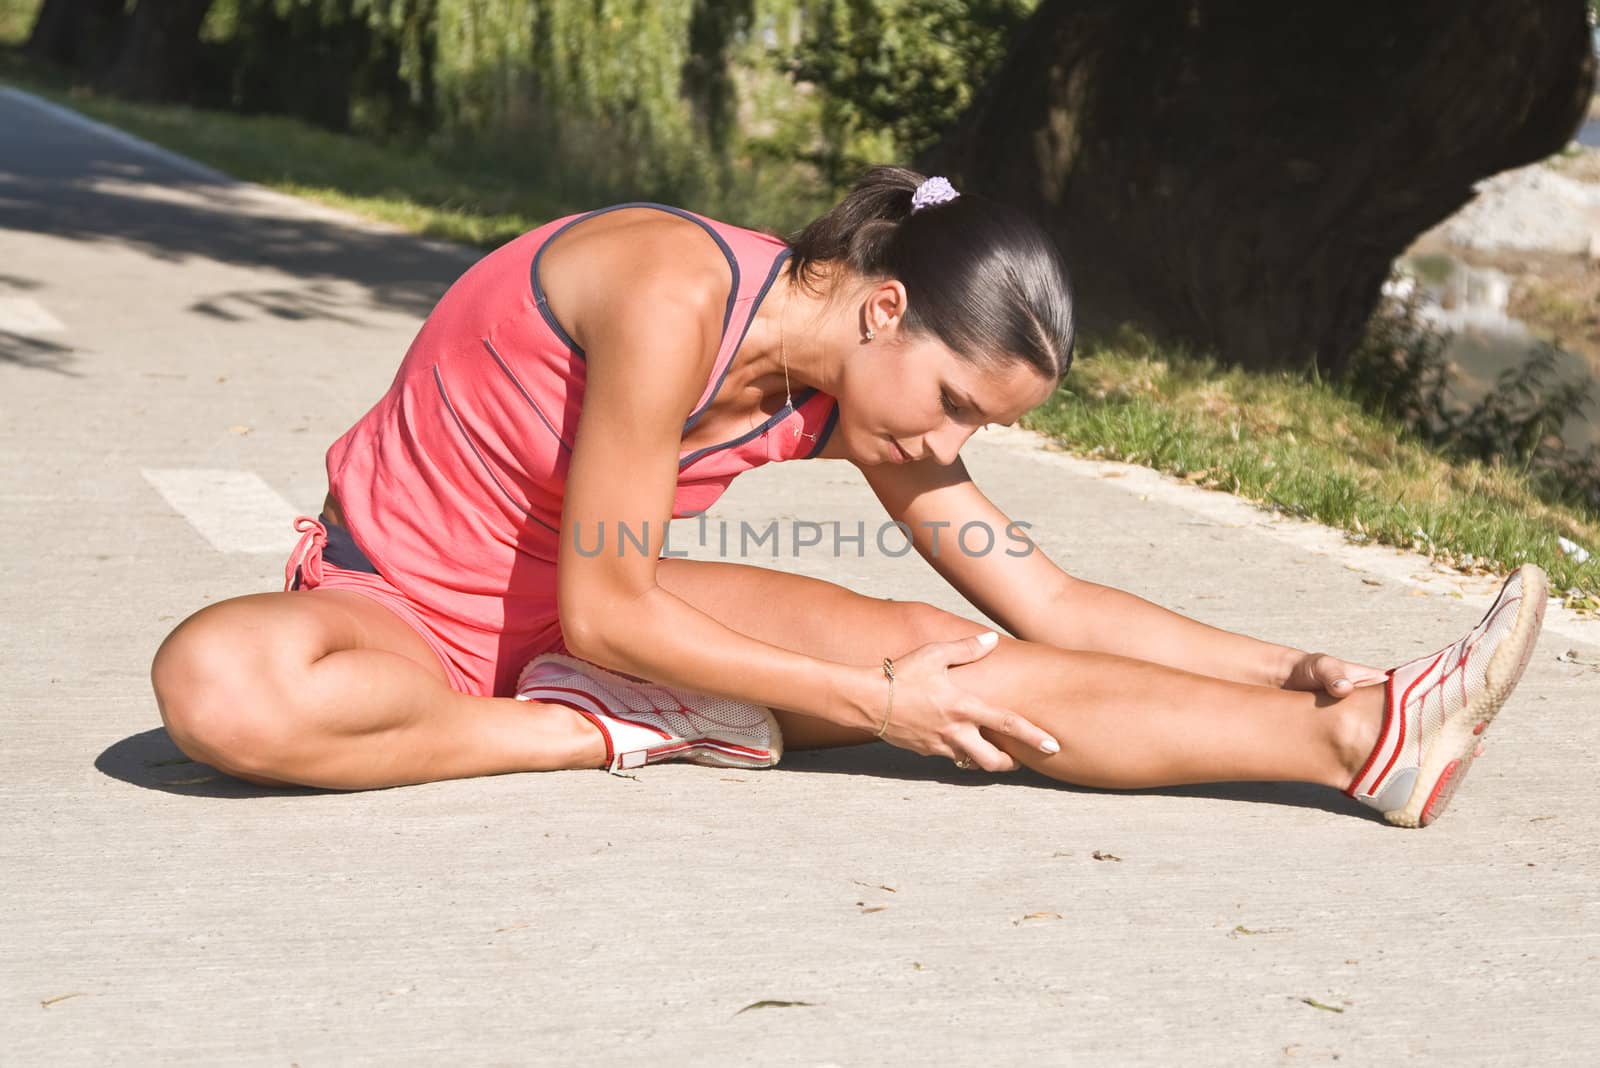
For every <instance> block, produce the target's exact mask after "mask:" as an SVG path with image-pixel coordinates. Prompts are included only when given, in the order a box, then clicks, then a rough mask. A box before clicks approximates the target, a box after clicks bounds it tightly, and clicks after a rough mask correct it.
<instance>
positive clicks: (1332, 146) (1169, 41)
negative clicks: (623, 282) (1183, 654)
mask: <svg viewBox="0 0 1600 1068" xmlns="http://www.w3.org/2000/svg"><path fill="white" fill-rule="evenodd" d="M1586 6H1587V5H1586V3H1585V0H1408V2H1406V3H1356V4H1348V3H1346V4H1315V5H1311V4H1305V5H1302V4H1295V3H1288V2H1285V0H1236V2H1233V3H1228V4H1221V3H1209V2H1206V0H1187V2H1175V0H1144V2H1137V3H1136V2H1129V0H1046V2H1045V3H1044V4H1043V5H1042V6H1041V7H1040V9H1039V10H1038V11H1037V12H1036V13H1035V15H1034V18H1033V20H1032V21H1031V22H1030V23H1029V24H1028V25H1027V26H1025V27H1024V28H1023V30H1022V32H1021V33H1020V34H1019V35H1018V38H1017V41H1016V42H1015V44H1014V45H1013V48H1012V52H1011V54H1010V55H1009V56H1008V58H1007V59H1006V61H1005V63H1004V64H1003V65H1002V67H1001V69H1000V71H999V72H998V74H997V75H996V76H995V77H994V79H993V80H992V81H991V82H990V83H989V84H988V85H987V86H986V87H985V90H984V93H983V94H982V95H981V96H980V98H979V99H978V100H977V101H976V102H975V103H974V105H973V107H972V109H971V110H969V112H968V113H967V115H966V116H964V117H963V119H962V121H961V122H960V123H959V124H958V125H957V127H956V129H955V130H953V131H952V133H951V134H950V135H949V136H948V137H947V138H946V139H945V140H944V142H943V143H941V144H940V145H939V146H937V147H936V148H935V149H933V151H932V152H931V153H929V154H928V156H927V157H925V158H924V159H923V160H922V164H923V166H924V167H926V168H929V169H932V170H934V171H935V172H937V173H946V174H952V175H953V176H956V177H959V178H960V179H961V181H963V182H964V183H965V184H966V186H967V187H969V188H971V189H973V190H974V191H977V192H982V193H985V194H988V195H991V196H994V197H998V198H1001V199H1004V200H1007V201H1009V202H1012V203H1014V204H1017V205H1019V206H1021V207H1023V208H1025V209H1027V210H1029V211H1030V212H1032V213H1033V214H1034V215H1035V216H1036V217H1038V218H1040V219H1041V220H1042V221H1044V222H1045V223H1046V224H1047V226H1048V227H1049V228H1050V230H1051V232H1052V233H1053V234H1054V235H1055V236H1056V238H1057V239H1058V241H1059V242H1060V245H1061V247H1062V249H1063V251H1064V252H1065V254H1066V257H1067V261H1068V263H1069V265H1070V267H1071V269H1072V271H1073V280H1074V283H1075V286H1076V288H1077V291H1078V297H1079V304H1080V308H1081V314H1082V316H1083V319H1084V321H1085V322H1086V323H1087V324H1088V325H1090V326H1102V327H1104V326H1108V325H1112V324H1115V323H1117V322H1120V321H1124V320H1133V321H1136V322H1138V323H1140V324H1142V325H1144V326H1146V327H1147V328H1150V329H1152V330H1153V331H1154V332H1155V333H1157V334H1158V335H1160V336H1164V337H1167V338H1171V339H1178V340H1184V341H1188V342H1191V343H1194V344H1197V345H1199V346H1201V347H1204V348H1207V349H1212V350H1214V351H1216V352H1217V353H1218V354H1219V355H1220V356H1221V357H1222V358H1224V359H1226V360H1228V361H1230V362H1237V363H1241V364H1244V365H1247V366H1258V367H1259V366H1305V365H1306V364H1307V363H1308V362H1309V361H1311V360H1315V361H1316V362H1317V364H1318V365H1319V366H1320V367H1321V368H1322V369H1324V370H1327V371H1336V370H1337V369H1338V368H1339V367H1341V366H1342V364H1343V362H1344V360H1345V359H1346V357H1347V356H1348V354H1349V352H1350V351H1351V349H1352V347H1353V346H1354V345H1355V343H1356V341H1357V339H1358V338H1359V336H1360V334H1361V331H1362V328H1363V325H1364V324H1365V322H1366V320H1367V318H1368V316H1369V315H1370V314H1371V311H1372V309H1373V307H1374V305H1375V303H1376V301H1377V298H1378V291H1379V287H1380V285H1381V283H1382V282H1383V280H1384V278H1385V277H1386V276H1387V273H1388V270H1389V266H1390V264H1391V263H1392V262H1393V260H1394V258H1395V257H1396V256H1397V255H1399V254H1400V253H1401V252H1402V251H1404V249H1405V247H1406V246H1407V245H1408V244H1409V243H1410V241H1411V240H1412V239H1413V238H1414V237H1415V236H1416V235H1418V234H1419V233H1421V232H1422V231H1424V230H1426V229H1428V228H1429V227H1430V226H1432V225H1434V224H1435V223H1437V222H1439V221H1440V220H1442V219H1444V218H1446V217H1447V216H1448V215H1450V214H1451V213H1452V212H1453V211H1454V210H1455V209H1456V208H1458V207H1460V206H1461V205H1462V204H1463V203H1465V202H1466V201H1467V200H1468V199H1469V198H1470V197H1471V195H1472V185H1473V183H1474V182H1476V181H1479V180H1480V179H1482V178H1484V177H1486V176H1487V175H1490V174H1493V173H1495V172H1497V171H1501V170H1505V169H1506V168H1509V167H1514V166H1519V165H1522V164H1526V163H1531V162H1533V161H1535V160H1538V159H1541V158H1543V157H1545V156H1547V155H1549V154H1551V153H1553V152H1555V151H1558V150H1559V149H1560V148H1561V147H1562V146H1563V145H1564V144H1565V143H1566V142H1567V139H1568V138H1569V137H1571V136H1572V133H1573V132H1574V131H1575V130H1576V129H1577V127H1578V125H1579V124H1580V122H1581V121H1582V116H1583V114H1584V111H1585V109H1586V107H1587V105H1588V101H1589V97H1590V94H1591V92H1592V91H1593V84H1594V76H1595V62H1594V57H1593V55H1592V53H1591V51H1590V45H1589V31H1588V27H1587V24H1586V21H1585V10H1586Z"/></svg>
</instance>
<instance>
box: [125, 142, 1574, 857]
mask: <svg viewBox="0 0 1600 1068" xmlns="http://www.w3.org/2000/svg"><path fill="white" fill-rule="evenodd" d="M1072 344H1073V309H1072V302H1071V298H1070V294H1069V290H1068V285H1067V279H1066V275H1065V271H1064V269H1063V267H1062V264H1061V262H1060V260H1059V258H1058V256H1057V254H1056V252H1055V251H1054V249H1053V248H1052V246H1051V244H1050V242H1049V241H1048V239H1047V238H1046V237H1045V236H1044V235H1043V233H1042V232H1041V231H1040V230H1039V229H1038V228H1036V227H1035V226H1034V225H1032V224H1031V223H1029V222H1028V221H1027V220H1025V219H1024V218H1022V217H1021V216H1020V215H1019V214H1017V213H1016V212H1014V211H1012V210H1009V209H1008V208H1006V207H1004V206H1003V205H997V204H993V203H989V202H985V201H982V200H981V199H979V198H976V197H962V196H959V195H958V194H957V193H956V191H955V190H954V189H952V188H951V187H950V185H949V183H948V182H946V181H944V180H943V179H939V178H934V179H927V180H924V179H923V178H922V176H920V175H917V174H914V173H913V172H910V171H907V170H903V169H898V168H878V169H875V170H873V171H871V172H870V173H868V174H867V175H866V176H865V177H864V178H863V179H862V181H861V182H860V183H859V184H858V185H857V186H856V188H855V189H854V190H853V191H852V192H851V193H850V195H849V196H848V197H846V199H845V200H844V201H843V202H842V203H841V204H839V205H838V206H837V207H836V208H835V209H834V210H833V211H831V212H829V213H828V214H827V215H825V216H823V217H822V218H820V219H818V220H817V221H816V222H814V223H812V224H811V226H809V227H808V228H807V229H806V230H805V231H804V232H803V233H802V234H801V235H800V236H799V237H798V238H797V239H796V241H795V243H794V245H793V246H792V247H790V246H788V245H786V244H784V243H783V242H782V241H779V240H777V239H776V238H773V237H770V236H768V235H765V234H761V233H757V232H754V231H750V230H744V229H740V228H737V227H733V226H729V225H726V224H723V223H718V222H715V221H712V220H708V219H704V218H702V217H700V216H696V215H693V214H691V213H688V212H684V211H680V210H678V209H674V208H666V207H663V206H660V205H620V206H618V207H615V208H608V209H603V210H601V211H596V212H590V213H586V214H584V215H579V216H574V217H571V218H568V219H561V220H557V221H555V222H552V223H550V224H548V225H547V226H544V227H541V228H539V229H537V230H535V231H533V232H531V233H529V234H527V235H525V236H523V237H522V238H519V239H517V240H515V241H512V242H511V243H510V244H508V245H506V246H504V247H503V248H501V249H499V250H497V251H496V252H494V253H491V254H490V255H489V256H487V257H486V258H485V259H483V260H482V261H480V262H479V263H478V264H477V265H476V266H474V267H473V268H472V269H471V270H469V271H468V272H467V273H466V274H465V275H464V276H463V277H462V278H461V279H459V280H458V281H457V282H456V283H455V285H454V286H453V287H452V288H451V289H450V291H449V292H448V293H446V295H445V296H444V298H443V299H442V300H441V301H440V303H439V305H438V307H437V308H436V309H435V310H434V312H433V313H432V315H430V316H429V318H428V320H427V322H426V323H424V324H423V326H422V329H421V332H420V333H419V334H418V336H417V338H416V340H415V342H414V343H413V344H412V346H411V349H410V351H409V352H408V353H407V355H406V358H405V360H404V361H403V363H402V364H401V367H400V370H399V373H398V374H397V376H396V378H395V381H394V384H393V386H392V387H391V389H390V390H389V392H388V394H387V395H386V396H385V397H384V398H383V399H382V400H380V401H379V403H378V404H377V405H376V406H375V407H374V408H373V409H372V411H370V412H369V413H367V415H366V416H365V417H363V418H362V420H361V421H360V422H358V423H357V424H356V426H355V427H353V428H352V429H351V430H350V431H349V432H348V433H346V434H345V435H344V436H343V437H342V438H340V439H339V441H337V442H336V443H335V444H334V446H333V447H332V449H331V450H330V451H329V454H328V475H329V488H330V492H329V495H328V499H327V503H326V506H325V509H324V513H323V518H322V520H321V521H316V520H310V519H302V520H301V521H299V523H298V524H297V526H298V527H299V529H301V530H302V531H303V533H304V537H303V538H302V540H301V543H300V545H299V546H298V547H297V549H296V551H295V554H294V555H293V556H292V557H291V560H290V564H289V569H288V570H289V574H288V583H287V585H288V587H289V589H290V591H291V592H285V593H277V594H261V595H255V596H249V597H240V598H235V599H233V600H229V601H225V602H222V603H220V604H216V605H213V606H210V607H208V608H205V609H203V610H202V611H200V612H198V613H196V614H195V615H194V616H192V617H190V618H189V619H188V620H186V621H185V622H184V623H183V624H181V625H180V626H179V627H178V628H177V629H176V630H174V631H173V633H172V634H171V636H169V637H168V639H167V640H166V642H165V643H164V644H163V645H162V647H161V649H160V650H159V652H158V653H157V654H156V658H155V663H154V666H153V671H152V675H153V680H154V684H155V690H156V695H157V698H158V701H159V703H160V707H161V712H162V716H163V719H164V720H165V722H166V724H167V729H168V730H169V732H170V733H171V735H172V737H173V738H174V739H175V740H176V742H177V743H178V745H179V746H181V747H182V748H183V750H184V751H185V752H186V753H188V754H190V755H191V756H193V757H194V758H195V759H197V760H203V761H205V762H207V763H210V764H214V765H216V766H217V767H219V768H221V769H223V770H225V771H228V772H230V773H232V774H234V775H237V776H239V777H241V778H245V779H249V780H250V781H253V782H259V783H267V784H281V783H301V784H307V785H312V786H321V787H330V788H340V789H360V788H366V787H378V786H391V785H397V784H402V783H416V782H424V781H429V780H434V779H445V778H454V777H461V776H472V775H488V774H495V773H500V772H512V771H533V770H547V769H558V768H593V767H610V768H612V769H613V770H614V769H616V768H618V767H626V766H636V765H638V764H641V763H650V762H655V761H658V760H664V759H673V758H684V759H691V760H696V761H700V762H704V763H720V764H725V765H726V764H732V765H738V766H766V765H770V764H773V763H776V762H777V760H778V758H779V756H780V755H781V752H782V746H783V744H784V742H785V741H786V742H787V743H788V745H790V746H795V745H800V746H831V745H853V744H856V743H860V742H866V741H871V740H872V739H874V738H882V739H885V740H887V741H889V742H891V743H893V744H895V745H899V746H902V747H905V748H907V749H911V750H913V751H915V752H918V753H924V754H931V755H938V756H942V757H946V758H948V759H951V760H954V761H956V762H957V764H958V765H959V766H961V767H973V766H977V767H981V768H985V769H988V770H991V771H1004V770H1008V769H1012V768H1015V767H1016V766H1018V764H1026V765H1028V766H1029V767H1032V768H1035V769H1037V770H1039V771H1041V772H1043V773H1044V774H1046V775H1051V776H1054V777H1056V778H1059V779H1063V780H1066V781H1070V782H1075V783H1080V784H1085V785H1092V786H1102V787H1141V786H1154V785H1162V784H1175V783H1191V782H1208V781H1221V780H1247V779H1257V780H1261V779H1266V780H1304V781H1310V782H1321V783H1326V784H1327V785H1329V786H1332V787H1335V788H1339V789H1344V790H1346V791H1347V792H1349V793H1350V794H1352V796H1356V797H1359V798H1360V799H1362V800H1364V801H1366V802H1367V803H1369V804H1371V805H1373V806H1374V807H1376V808H1378V809H1380V810H1381V811H1383V812H1384V813H1385V815H1386V816H1387V817H1388V818H1389V819H1390V820H1391V821H1392V822H1396V823H1402V824H1407V825H1412V826H1415V825H1418V824H1425V823H1427V822H1429V821H1430V820H1431V819H1432V818H1434V817H1435V816H1437V815H1438V814H1439V812H1440V811H1442V809H1443V807H1444V805H1445V804H1446V803H1447V802H1448V799H1449V797H1450V794H1451V792H1452V791H1453V789H1454V786H1455V784H1456V783H1457V782H1459V779H1460V775H1461V772H1462V771H1463V770H1464V769H1465V767H1466V766H1467V765H1468V763H1469V762H1470V761H1471V759H1472V757H1473V756H1474V755H1475V753H1476V751H1477V749H1476V747H1475V738H1474V734H1475V732H1478V731H1481V730H1482V727H1483V725H1484V724H1486V723H1487V722H1488V721H1489V719H1491V718H1492V716H1493V715H1494V713H1495V711H1496V710H1497V709H1498V707H1499V705H1500V703H1501V702H1502V701H1503V700H1504V698H1505V696H1506V693H1507V692H1508V691H1509V690H1510V688H1511V686H1512V685H1513V684H1514V683H1515V681H1516V679H1517V677H1518V676H1519V675H1520V672H1521V670H1522V667H1523V665H1524V664H1525V663H1526V660H1527V656H1528V654H1529V652H1530V650H1531V649H1532V646H1533V641H1534V638H1535V636H1536V635H1537V632H1538V628H1539V623H1540V619H1541V613H1542V611H1543V607H1544V584H1543V576H1542V574H1541V573H1540V572H1538V570H1537V569H1535V568H1525V569H1523V570H1522V571H1521V572H1519V573H1518V574H1516V575H1514V576H1513V577H1512V579H1511V580H1510V581H1509V582H1508V583H1507V586H1506V588H1505V590H1503V591H1502V594H1501V597H1500V599H1499V600H1498V601H1497V602H1496V604H1495V606H1494V608H1493V609H1491V611H1490V613H1489V615H1488V616H1486V617H1485V620H1484V622H1483V623H1481V624H1480V625H1479V627H1477V628H1474V630H1473V631H1472V632H1470V633H1469V634H1468V635H1467V636H1466V637H1464V638H1463V639H1461V641H1459V642H1457V643H1455V644H1454V645H1452V646H1451V647H1449V648H1448V649H1446V650H1443V651H1441V652H1440V653H1439V654H1437V655H1436V656H1434V657H1430V658H1423V659H1422V660H1420V661H1416V662H1414V663H1412V664H1408V665H1405V666H1403V667H1401V668H1397V669H1394V671H1393V672H1390V673H1385V672H1381V671H1378V670H1375V669H1372V668H1367V667H1362V666H1360V665H1357V664H1351V663H1346V662H1343V661H1340V660H1338V659H1336V658H1334V657H1331V656H1325V655H1317V654H1310V653H1304V652H1300V651H1298V650H1293V649H1289V648H1285V647H1282V646H1277V645H1271V644H1268V643H1265V642H1260V641H1256V640H1254V639H1251V638H1247V637H1243V636H1240V635H1235V634H1230V633H1226V632H1223V631H1220V630H1216V629H1213V628H1211V627H1207V626H1204V625H1202V624H1199V623H1196V622H1194V621H1192V620H1189V619H1186V618H1184V617H1182V616H1179V615H1176V614H1174V613H1171V612H1168V611H1165V610H1163V609H1161V608H1158V607H1156V606H1155V605H1153V604H1150V603H1148V602H1146V601H1143V600H1140V599H1139V598H1137V597H1133V596H1131V595H1129V594H1126V593H1122V592H1119V591H1117V590H1113V589H1108V588H1106V587H1102V586H1098V585H1095V584H1094V583H1090V582H1086V581H1082V580H1079V579H1075V578H1073V577H1071V576H1068V575H1066V574H1065V573H1063V572H1062V571H1060V570H1059V569H1058V568H1056V567H1055V565H1053V564H1052V563H1051V562H1050V561H1049V560H1048V559H1047V558H1046V557H1045V555H1044V554H1043V553H1042V552H1040V551H1037V549H1034V550H1033V551H1031V552H1025V553H1014V552H991V553H987V554H983V555H970V554H967V553H963V552H950V551H945V552H942V553H940V552H936V551H934V546H933V544H932V538H933V535H934V534H936V533H937V530H938V529H939V524H941V523H943V524H948V528H949V529H952V530H954V529H959V528H960V527H961V526H962V525H964V524H967V523H972V522H979V523H982V524H986V525H987V526H988V528H989V529H990V530H991V531H995V532H999V531H1002V530H1007V529H1008V520H1007V517H1006V516H1004V515H1002V514H1001V513H1000V512H999V510H998V509H996V508H995V506H994V505H993V504H991V503H990V502H989V501H988V500H987V499H986V498H985V497H984V496H983V494H982V493H980V492H979V491H978V489H977V488H976V487H975V486H974V485H973V484H972V482H971V480H970V479H969V478H968V477H967V472H966V469H965V467H964V466H963V465H962V463H961V460H960V457H959V455H958V454H959V452H960V449H961V446H962V445H963V444H964V443H965V442H966V440H967V439H968V438H969V437H970V436H971V435H972V433H973V432H974V431H975V430H976V429H978V428H979V427H980V426H982V425H984V424H985V423H989V422H999V423H1008V424H1009V423H1011V422H1013V421H1015V420H1016V419H1017V417H1018V416H1020V415H1021V414H1022V413H1024V412H1026V411H1028V410H1029V409H1030V408H1033V407H1035V406H1036V405H1038V404H1040V403H1042V402H1043V401H1044V400H1045V399H1046V398H1047V397H1049V396H1050V394H1051V392H1052V391H1053V390H1054V389H1055V388H1056V386H1057V384H1058V383H1059V381H1060V379H1061V377H1062V376H1063V375H1064V374H1065V373H1066V371H1067V368H1068V365H1069V363H1070V360H1071V352H1072ZM580 416H581V418H580ZM811 458H836V459H845V460H849V461H850V462H851V463H853V464H855V465H856V466H858V467H859V468H860V469H861V471H862V472H863V474H864V475H865V477H866V479H867V482H868V483H869V484H870V485H871V486H872V488H873V490H874V491H875V492H876V494H877V495H878V497H879V499H880V500H881V501H882V503H883V506H884V508H885V509H886V511H887V512H888V514H889V516H890V517H891V518H892V519H893V520H896V521H899V522H902V523H904V524H907V526H908V527H909V529H910V530H911V531H912V532H913V533H914V538H915V543H916V546H917V548H918V549H919V551H921V552H922V553H923V555H924V556H926V557H927V558H928V559H929V561H930V562H931V563H932V564H933V566H934V567H935V568H936V569H938V571H939V572H940V573H941V574H942V575H943V576H944V577H945V578H946V579H947V580H948V581H949V582H950V583H951V584H952V585H953V586H954V587H955V588H956V589H957V590H959V591H960V592H961V593H962V594H964V595H965V596H966V597H967V598H968V599H969V600H970V601H971V602H972V603H973V604H974V605H976V606H977V607H978V608H980V609H981V610H983V611H984V612H986V613H988V615H989V616H990V617H991V618H993V619H995V620H998V621H999V622H1001V623H1002V624H1003V625H1004V626H1005V628H1006V629H1007V630H1008V631H1010V632H1011V634H1012V635H1015V638H999V637H997V636H996V635H994V634H993V633H991V632H987V631H986V630H985V629H984V628H982V627H980V626H978V625H977V624H975V623H972V622H970V621H968V620H965V619H962V618H960V617H958V616H955V615H952V614H950V613H947V612H944V611H941V610H939V609H936V608H933V607H931V606H929V605H925V604H919V603H907V602H902V601H892V600H880V599H876V598H871V597H865V596H861V595H858V594H855V593H852V592H851V591H849V590H845V589H842V588H840V587H838V586H835V585H832V584H830V583H827V582H822V581H818V580H815V579H810V578H803V577H799V576H794V575H787V574H782V573H779V572H774V571H771V570H766V569H761V568H756V567H750V566H746V565H742V564H736V563H731V562H726V561H717V562H711V561H691V560H687V559H682V558H680V557H677V556H674V555H666V556H663V554H662V550H663V539H664V538H665V534H666V520H667V519H668V517H669V516H673V517H683V516H688V515H693V514H695V513H698V512H702V511H704V510H705V509H706V508H707V507H708V506H709V505H710V504H711V503H712V502H713V501H715V499H716V498H717V496H718V495H719V494H720V493H721V492H722V491H723V489H725V488H726V486H727V485H728V483H729V482H730V481H731V480H732V478H733V477H734V476H736V475H737V474H738V473H740V472H741V471H744V470H748V469H749V468H751V467H755V466H759V465H761V464H764V463H768V462H783V461H794V460H802V459H811ZM608 536H609V538H610V539H611V540H610V542H609V543H608V542H607V540H606V539H607V537H608ZM607 669H610V670H607ZM645 680H654V682H653V684H652V683H648V682H646V681H645ZM519 698H520V700H519Z"/></svg>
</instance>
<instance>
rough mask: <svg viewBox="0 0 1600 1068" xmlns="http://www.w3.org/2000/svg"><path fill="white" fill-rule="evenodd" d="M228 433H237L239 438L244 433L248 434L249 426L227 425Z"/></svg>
mask: <svg viewBox="0 0 1600 1068" xmlns="http://www.w3.org/2000/svg"><path fill="white" fill-rule="evenodd" d="M228 433H230V434H237V435H239V436H240V437H241V438H242V437H244V436H245V435H246V434H248V433H250V428H249V427H247V426H243V425H238V426H230V427H229V428H228Z"/></svg>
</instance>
